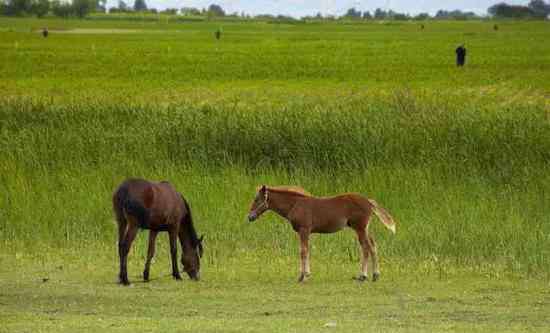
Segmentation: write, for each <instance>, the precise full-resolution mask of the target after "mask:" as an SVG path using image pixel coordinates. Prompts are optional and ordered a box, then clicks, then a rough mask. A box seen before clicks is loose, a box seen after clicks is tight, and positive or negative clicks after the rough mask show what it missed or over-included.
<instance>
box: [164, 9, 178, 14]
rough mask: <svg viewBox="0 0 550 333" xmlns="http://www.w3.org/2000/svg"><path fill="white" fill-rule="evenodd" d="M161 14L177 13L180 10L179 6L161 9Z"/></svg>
mask: <svg viewBox="0 0 550 333" xmlns="http://www.w3.org/2000/svg"><path fill="white" fill-rule="evenodd" d="M161 14H167V15H177V14H178V10H177V8H166V9H165V10H163V11H161Z"/></svg>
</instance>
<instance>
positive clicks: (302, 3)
mask: <svg viewBox="0 0 550 333" xmlns="http://www.w3.org/2000/svg"><path fill="white" fill-rule="evenodd" d="M145 1H146V3H147V5H148V6H149V7H154V8H157V9H165V8H181V7H197V8H205V7H208V6H209V5H210V4H212V3H215V4H218V5H220V6H222V8H223V9H224V10H225V11H226V12H227V13H233V12H239V13H240V12H242V11H244V12H246V13H247V14H253V15H255V14H284V15H291V16H294V17H300V16H305V15H314V14H316V13H317V12H321V13H322V14H324V15H326V14H332V15H341V14H343V13H345V12H346V10H347V9H348V8H351V7H355V8H356V9H359V10H362V11H365V10H370V11H371V12H372V11H373V10H374V9H376V8H383V9H393V10H395V11H398V12H403V13H409V14H418V13H421V12H428V13H430V14H435V12H436V11H437V10H439V9H446V10H453V9H460V10H464V11H473V12H476V13H478V14H485V13H486V12H487V8H488V7H489V6H491V5H493V4H495V3H499V2H503V0H456V1H449V0H355V1H350V0H145ZM125 2H126V3H127V4H128V5H133V3H134V0H126V1H125ZM504 2H506V3H509V4H527V3H528V2H529V1H528V0H527V1H521V0H504ZM117 3H118V0H108V7H112V6H116V5H117Z"/></svg>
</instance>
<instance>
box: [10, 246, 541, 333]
mask: <svg viewBox="0 0 550 333" xmlns="http://www.w3.org/2000/svg"><path fill="white" fill-rule="evenodd" d="M159 247H160V248H163V249H166V248H167V245H166V244H165V243H162V244H161V245H160V246H159ZM101 250H105V249H103V248H102V249H101ZM83 257H84V258H83ZM42 259H43V260H37V259H36V258H32V259H28V258H25V257H24V256H23V257H22V258H19V259H18V260H17V261H14V258H13V257H12V258H6V257H5V256H4V257H2V264H3V265H6V264H7V265H10V267H11V270H10V271H9V272H6V271H2V272H0V279H1V280H2V291H1V292H0V320H1V321H2V327H1V328H0V331H2V332H27V331H40V332H74V331H75V330H78V331H82V332H103V331H106V330H107V331H116V332H135V331H140V332H156V331H163V332H197V331H200V332H323V331H327V332H364V331H369V332H464V331H468V332H495V331H499V332H542V331H544V330H545V329H546V327H548V325H550V320H549V318H548V307H549V306H550V292H549V291H548V290H549V284H548V282H547V281H542V280H539V279H534V280H533V279H522V278H517V277H513V276H496V275H495V274H494V271H493V270H490V271H485V272H484V271H479V272H477V273H472V272H465V271H461V270H456V269H454V268H451V269H452V270H453V271H452V272H449V274H448V275H447V274H444V275H438V274H433V273H429V271H423V270H422V269H412V270H410V271H407V270H405V269H403V268H402V267H401V268H400V269H397V266H392V269H386V270H385V271H384V272H383V276H382V279H381V280H380V281H379V282H376V283H372V282H366V283H363V284H361V283H358V282H355V281H352V279H351V276H352V271H351V270H350V269H342V270H341V268H342V267H341V266H340V265H338V264H336V265H335V267H334V266H333V267H331V268H329V267H327V268H326V269H323V270H326V272H325V275H322V274H317V273H314V275H313V276H312V278H311V280H309V281H308V282H307V283H305V284H302V285H299V284H297V283H295V281H296V280H295V278H296V275H295V274H294V272H291V270H290V269H287V267H286V266H281V265H280V264H278V263H277V262H276V261H268V262H266V263H265V266H266V270H265V271H261V270H259V269H258V267H244V268H243V267H241V268H239V267H235V266H228V267H224V268H219V269H214V268H212V266H207V267H206V268H205V270H204V272H203V274H204V279H203V280H202V281H200V282H198V283H194V282H191V281H190V280H188V279H184V281H183V282H177V281H174V280H172V278H171V277H170V276H169V271H168V267H169V263H168V255H167V253H166V252H165V251H163V253H162V255H161V256H159V257H157V262H156V263H155V264H154V265H153V267H152V269H153V271H152V274H153V280H152V281H151V282H149V283H143V282H142V281H141V280H140V278H139V276H138V275H139V274H138V272H141V268H142V263H143V262H142V260H135V259H132V260H131V261H130V278H131V279H133V280H134V283H133V285H132V287H129V288H126V287H121V286H119V285H117V284H116V283H115V274H114V272H113V267H114V266H115V258H114V253H113V256H108V257H107V258H106V256H105V255H104V254H101V255H99V256H95V255H94V254H93V253H90V252H84V254H83V253H79V254H75V253H72V254H65V255H63V256H62V257H56V256H44V257H43V258H42ZM234 264H236V265H237V266H238V265H239V261H238V260H235V262H234ZM314 266H315V261H314ZM450 267H452V266H450ZM288 268H289V267H288ZM247 269H249V270H250V271H249V272H248V273H246V271H247ZM279 269H280V270H281V271H278V270H279Z"/></svg>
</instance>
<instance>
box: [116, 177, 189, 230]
mask: <svg viewBox="0 0 550 333" xmlns="http://www.w3.org/2000/svg"><path fill="white" fill-rule="evenodd" d="M113 206H114V209H115V213H116V214H117V216H118V215H119V212H122V210H127V213H130V215H132V214H131V212H128V208H132V209H131V210H132V211H139V215H144V214H146V215H147V216H148V218H147V220H148V222H147V223H146V224H144V225H140V227H141V228H146V229H150V228H152V229H154V228H157V227H158V228H160V227H162V226H166V225H167V224H173V223H176V222H178V221H179V219H181V217H182V216H183V214H185V206H184V203H183V199H182V197H181V195H180V194H179V193H178V192H177V191H176V189H175V188H174V186H173V185H172V184H170V183H169V182H167V181H161V182H151V181H148V180H145V179H139V178H130V179H127V180H125V181H124V182H122V183H121V184H120V185H119V187H118V188H117V189H116V190H115V193H114V195H113Z"/></svg>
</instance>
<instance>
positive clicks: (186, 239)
mask: <svg viewBox="0 0 550 333" xmlns="http://www.w3.org/2000/svg"><path fill="white" fill-rule="evenodd" d="M113 210H114V212H115V216H116V220H117V223H118V254H119V259H120V273H119V279H120V283H122V284H124V285H129V284H130V281H129V280H128V271H127V268H126V266H127V262H128V253H129V252H130V248H131V246H132V242H133V241H134V239H135V237H136V235H137V232H138V230H139V229H149V248H148V250H147V261H146V262H145V270H144V271H143V279H144V280H145V281H149V268H150V267H151V260H152V259H153V256H154V255H155V240H156V238H157V234H158V233H159V232H160V231H167V232H168V234H169V238H170V257H171V260H172V276H173V277H174V278H175V279H176V280H181V276H180V273H179V269H178V263H177V251H178V250H177V240H178V238H179V241H180V244H181V248H182V252H183V253H182V256H181V262H182V264H183V269H184V270H185V272H186V273H187V274H188V275H189V277H190V278H191V279H193V280H198V279H199V276H200V258H201V257H202V252H203V250H202V237H201V238H198V237H197V232H196V231H195V227H194V226H193V219H192V217H191V209H190V208H189V205H188V204H187V202H186V201H185V199H184V198H183V196H182V195H181V194H179V193H178V192H177V191H176V190H175V188H174V187H173V186H172V185H171V184H170V183H168V182H166V181H163V182H159V183H155V182H150V181H147V180H143V179H128V180H126V181H124V182H123V183H122V184H120V186H119V187H118V188H117V189H116V191H115V193H114V194H113Z"/></svg>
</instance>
